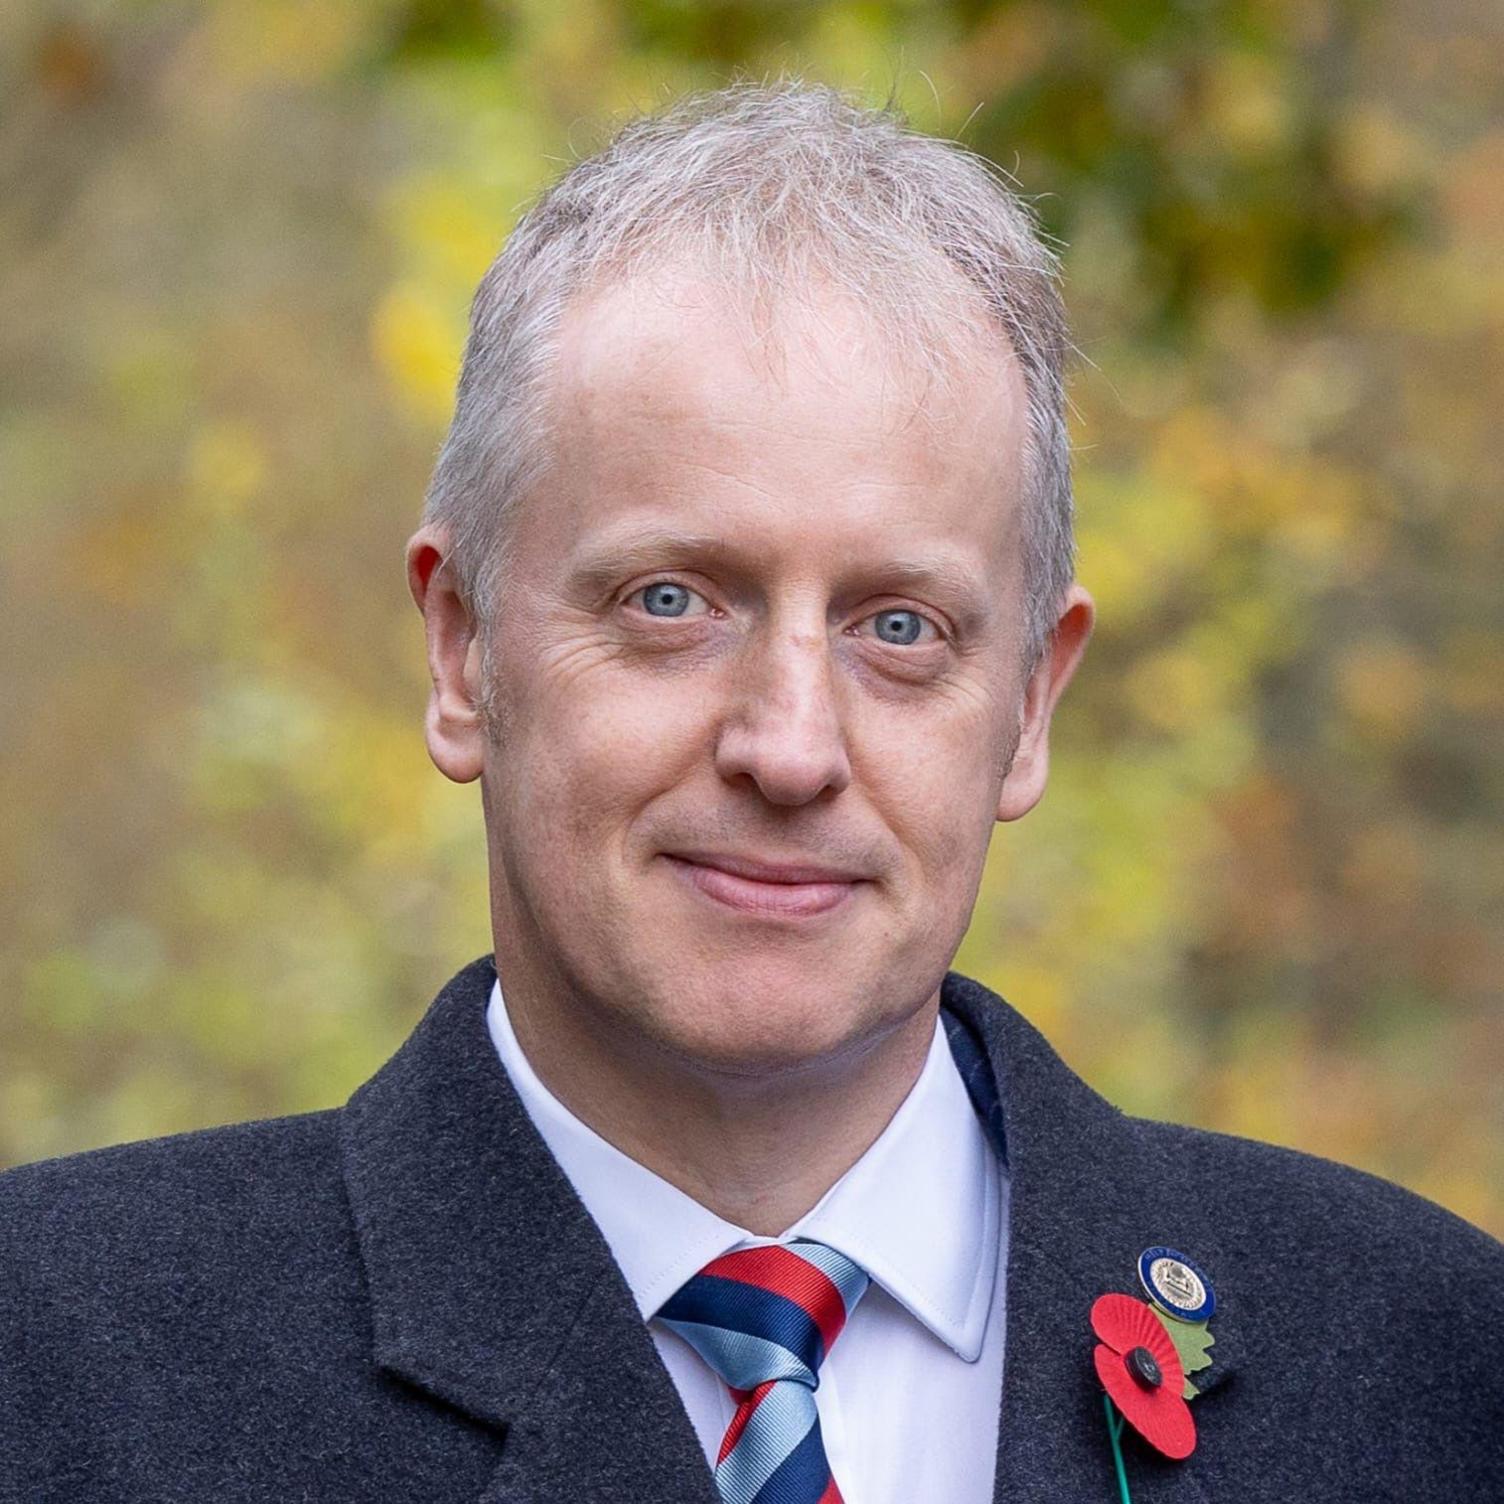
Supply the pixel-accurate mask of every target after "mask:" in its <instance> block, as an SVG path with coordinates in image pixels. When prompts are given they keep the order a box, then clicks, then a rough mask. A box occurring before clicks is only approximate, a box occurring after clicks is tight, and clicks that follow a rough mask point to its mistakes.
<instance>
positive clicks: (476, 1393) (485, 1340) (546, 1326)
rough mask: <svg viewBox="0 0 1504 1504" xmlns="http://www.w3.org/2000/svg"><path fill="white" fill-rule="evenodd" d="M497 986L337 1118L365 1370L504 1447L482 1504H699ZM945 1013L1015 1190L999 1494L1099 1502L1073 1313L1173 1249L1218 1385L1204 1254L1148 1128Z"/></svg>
mask: <svg viewBox="0 0 1504 1504" xmlns="http://www.w3.org/2000/svg"><path fill="white" fill-rule="evenodd" d="M494 978H495V971H494V968H493V963H492V959H491V957H489V956H486V957H482V958H481V959H480V960H478V961H475V962H472V963H471V965H469V966H467V967H466V968H465V969H464V970H463V971H461V972H460V973H459V974H458V975H457V976H455V977H454V979H453V980H452V981H451V982H450V983H449V984H448V985H447V986H446V987H445V988H444V990H443V991H442V992H441V993H440V994H439V996H438V997H437V998H436V999H435V1001H434V1003H433V1005H432V1006H431V1007H430V1009H429V1011H428V1013H427V1014H426V1016H425V1017H424V1019H423V1021H422V1022H421V1023H420V1024H419V1026H418V1028H417V1029H416V1030H415V1031H414V1033H413V1034H412V1036H411V1037H410V1038H409V1039H408V1040H407V1042H406V1043H405V1044H404V1045H403V1047H402V1048H401V1049H400V1050H399V1051H398V1053H397V1054H396V1055H395V1056H394V1057H393V1058H392V1059H391V1060H390V1061H389V1062H388V1063H387V1064H386V1065H385V1066H384V1067H383V1068H382V1070H381V1071H379V1072H378V1073H377V1074H376V1076H374V1077H373V1078H372V1079H371V1080H370V1081H369V1082H367V1083H366V1084H365V1085H364V1086H363V1087H361V1088H360V1090H359V1091H357V1092H356V1093H355V1095H354V1096H353V1097H352V1098H351V1099H350V1102H349V1104H348V1105H347V1106H346V1108H345V1110H344V1113H343V1115H342V1116H343V1121H342V1125H341V1132H342V1152H343V1162H344V1175H345V1181H346V1186H347V1189H348V1193H349V1197H350V1203H351V1208H352V1213H353V1216H354V1221H355V1229H356V1235H357V1238H358V1240H359V1245H360V1250H361V1255H362V1259H363V1261H364V1265H365V1270H366V1275H367V1280H368V1284H369V1289H370V1296H371V1305H372V1334H373V1345H374V1356H375V1359H376V1362H377V1363H378V1365H379V1366H380V1367H381V1368H383V1369H384V1370H386V1371H388V1372H390V1373H392V1374H394V1375H396V1376H398V1377H400V1378H402V1379H405V1380H406V1381H408V1382H409V1383H411V1384H414V1385H417V1386H418V1387H419V1388H421V1389H423V1390H424V1391H426V1392H427V1393H429V1394H431V1395H433V1396H434V1397H436V1398H438V1399H441V1400H444V1401H446V1402H447V1403H448V1404H450V1405H453V1406H455V1407H456V1408H457V1409H459V1410H460V1411H462V1412H463V1413H465V1414H466V1415H468V1416H470V1417H472V1418H473V1419H475V1420H477V1421H479V1422H481V1423H482V1424H485V1425H488V1426H491V1427H494V1428H497V1429H498V1430H502V1431H505V1433H506V1436H507V1444H506V1447H505V1449H504V1453H503V1456H504V1461H503V1462H502V1464H501V1467H500V1469H499V1470H498V1473H497V1475H496V1478H495V1480H494V1481H493V1484H492V1488H491V1490H490V1491H489V1492H488V1493H487V1494H486V1496H485V1498H486V1499H487V1500H492V1501H497V1504H499V1501H501V1500H511V1499H520V1498H524V1497H525V1498H527V1499H528V1500H529V1501H531V1504H564V1501H565V1500H566V1499H567V1500H571V1501H572V1500H576V1499H579V1498H607V1497H617V1498H637V1497H641V1498H672V1499H675V1500H678V1501H683V1504H716V1494H715V1489H714V1485H713V1483H712V1481H711V1478H710V1473H709V1470H708V1469H707V1468H706V1467H705V1465H704V1458H703V1455H702V1454H701V1452H700V1449H699V1445H698V1443H697V1441H696V1439H695V1436H694V1433H693V1430H692V1428H691V1426H690V1424H689V1420H688V1418H687V1416H686V1415H685V1414H684V1410H683V1407H682V1406H681V1404H680V1403H679V1400H678V1395H677V1393H676V1392H675V1391H674V1389H673V1385H672V1382H671V1380H670V1379H669V1377H668V1374H667V1372H666V1370H665V1369H664V1367H663V1365H662V1363H661V1362H660V1361H659V1359H658V1356H657V1353H656V1351H655V1349H654V1347H653V1343H652V1338H651V1336H650V1335H649V1333H648V1330H647V1327H646V1325H645V1324H644V1323H643V1322H642V1320H641V1318H640V1317H639V1315H638V1312H637V1309H636V1306H635V1305H634V1303H633V1301H632V1297H631V1294H630V1292H629V1290H628V1289H627V1286H626V1283H625V1281H624V1280H623V1279H622V1276H621V1273H620V1271H619V1270H618V1269H617V1268H616V1265H615V1263H614V1262H613V1261H612V1259H611V1255H610V1252H609V1250H608V1249H607V1247H606V1244H605V1241H604V1239H603V1238H602V1237H601V1235H600V1232H599V1230H598V1229H597V1228H596V1226H595V1223H594V1222H593V1221H592V1220H591V1218H590V1216H589V1214H588V1213H587V1212H586V1211H585V1209H584V1207H583V1206H582V1205H581V1203H580V1201H579V1198H578V1197H577V1196H576V1195H575V1193H574V1190H573V1188H572V1187H571V1186H570V1184H569V1182H568V1180H567V1179H566V1178H565V1176H564V1175H563V1173H562V1172H561V1171H560V1169H559V1167H558V1165H557V1164H556V1163H555V1162H554V1160H553V1158H552V1156H551V1155H550V1154H549V1152H548V1150H547V1148H546V1147H545V1146H544V1144H543V1142H542V1140H541V1139H540V1138H539V1136H538V1134H537V1132H536V1130H535V1129H534V1128H533V1126H532V1124H531V1122H530V1121H529V1120H528V1118H527V1115H526V1113H525V1112H524V1110H523V1108H522V1106H521V1104H520V1102H519V1101H518V1100H517V1097H516V1094H515V1092H514V1091H513V1088H512V1084H511V1082H510V1080H509V1079H508V1077H507V1075H506V1073H505V1071H504V1070H503V1069H502V1067H501V1064H500V1062H499V1060H498V1059H497V1056H496V1052H495V1051H494V1049H492V1048H491V1046H490V1042H489V1039H488V1038H487V1035H486V1026H485V1008H486V1001H487V998H488V996H489V993H490V989H491V985H492V982H493V980H494ZM942 1007H943V1009H944V1012H945V1017H946V1027H947V1031H948V1033H949V1035H950V1037H951V1042H952V1049H953V1051H954V1052H955V1054H956V1056H957V1060H958V1063H959V1064H960V1065H961V1069H962V1074H963V1077H965V1078H966V1079H967V1083H968V1087H969V1089H970V1090H971V1093H972V1097H973V1101H974V1102H975V1103H976V1105H977V1108H978V1111H979V1113H980V1114H981V1115H982V1118H983V1121H984V1123H985V1124H987V1125H988V1127H989V1132H990V1133H991V1134H992V1135H993V1140H994V1144H995V1145H996V1146H998V1147H999V1148H1000V1150H1001V1151H1002V1153H1003V1154H1004V1156H1005V1158H1006V1162H1007V1165H1008V1170H1009V1175H1010V1178H1011V1233H1010V1241H1009V1261H1008V1277H1007V1302H1008V1309H1007V1328H1006V1338H1005V1343H1006V1345H1005V1356H1004V1381H1003V1404H1002V1422H1001V1426H1000V1429H999V1450H998V1472H997V1486H996V1497H997V1498H998V1499H1000V1500H1001V1499H1007V1500H1009V1501H1010V1504H1025V1501H1032V1500H1037V1501H1039V1504H1044V1501H1046V1500H1050V1501H1053V1500H1058V1499H1061V1498H1082V1499H1092V1498H1103V1499H1106V1498H1110V1497H1111V1492H1110V1489H1111V1463H1110V1460H1109V1453H1108V1448H1107V1438H1106V1429H1105V1421H1104V1418H1103V1413H1102V1400H1101V1392H1100V1389H1099V1388H1098V1387H1097V1383H1096V1379H1095V1376H1094V1374H1093V1373H1092V1368H1091V1360H1090V1353H1091V1346H1092V1342H1093V1339H1092V1337H1091V1334H1090V1329H1089V1327H1088V1325H1087V1313H1088V1311H1089V1309H1090V1306H1091V1303H1092V1301H1093V1300H1094V1299H1095V1298H1096V1296H1098V1295H1100V1294H1103V1293H1105V1292H1106V1291H1109V1290H1120V1291H1124V1292H1133V1291H1134V1290H1135V1284H1136V1279H1135V1273H1134V1269H1135V1261H1136V1259H1137V1257H1138V1254H1139V1253H1140V1251H1141V1250H1142V1249H1144V1248H1146V1247H1148V1246H1150V1245H1152V1244H1158V1243H1165V1244H1169V1245H1171V1246H1174V1247H1178V1248H1181V1249H1183V1250H1184V1251H1185V1252H1186V1253H1188V1254H1189V1255H1190V1256H1191V1257H1193V1258H1195V1259H1197V1261H1198V1262H1200V1263H1202V1264H1203V1265H1204V1266H1205V1267H1206V1268H1207V1269H1208V1270H1209V1272H1210V1273H1211V1275H1212V1278H1213V1279H1214V1280H1215V1281H1216V1283H1217V1292H1218V1298H1219V1313H1218V1316H1217V1317H1216V1318H1215V1322H1214V1328H1215V1331H1216V1335H1217V1344H1216V1346H1215V1348H1214V1349H1213V1356H1214V1358H1215V1362H1214V1365H1213V1367H1212V1369H1211V1370H1209V1371H1208V1373H1209V1376H1210V1377H1211V1379H1212V1381H1213V1384H1214V1385H1216V1384H1220V1383H1223V1382H1225V1380H1226V1378H1227V1377H1228V1375H1229V1374H1230V1372H1231V1370H1232V1359H1233V1357H1234V1355H1235V1353H1236V1351H1237V1347H1238V1342H1237V1331H1236V1322H1235V1319H1234V1316H1235V1311H1236V1305H1237V1302H1236V1291H1234V1290H1232V1289H1231V1288H1229V1287H1228V1285H1227V1283H1226V1281H1225V1280H1224V1279H1223V1278H1221V1277H1220V1276H1219V1253H1220V1252H1221V1251H1222V1249H1221V1245H1220V1243H1219V1241H1218V1239H1217V1238H1216V1236H1215V1231H1214V1229H1212V1228H1210V1227H1208V1226H1205V1225H1203V1222H1202V1219H1201V1217H1200V1214H1199V1210H1198V1208H1197V1207H1196V1206H1195V1205H1194V1204H1187V1198H1186V1195H1185V1193H1184V1190H1183V1187H1182V1184H1181V1182H1182V1179H1183V1177H1182V1175H1181V1173H1180V1167H1178V1166H1177V1165H1176V1164H1175V1163H1173V1162H1172V1161H1171V1160H1170V1159H1169V1157H1168V1151H1167V1149H1166V1148H1165V1143H1166V1140H1165V1138H1164V1136H1163V1130H1160V1131H1159V1132H1157V1133H1156V1132H1154V1131H1151V1128H1150V1125H1146V1124H1142V1123H1139V1122H1137V1121H1136V1120H1134V1119H1130V1118H1126V1117H1124V1116H1123V1115H1122V1114H1121V1113H1119V1112H1117V1111H1116V1109H1114V1108H1113V1107H1111V1106H1110V1105H1109V1104H1108V1103H1107V1102H1106V1101H1105V1100H1103V1099H1102V1098H1101V1097H1099V1096H1098V1095H1097V1094H1096V1093H1095V1092H1093V1091H1091V1090H1090V1089H1089V1088H1088V1087H1087V1086H1086V1085H1085V1084H1084V1083H1083V1082H1082V1081H1081V1080H1080V1079H1079V1078H1078V1077H1076V1076H1075V1075H1073V1074H1072V1073H1071V1072H1070V1071H1069V1070H1068V1069H1067V1068H1066V1067H1065V1065H1064V1064H1063V1063H1062V1062H1061V1061H1060V1059H1059V1057H1058V1056H1056V1055H1055V1053H1054V1051H1053V1050H1051V1049H1050V1047H1049V1045H1048V1044H1046V1043H1045V1041H1044V1040H1043V1038H1042V1037H1041V1036H1040V1035H1039V1034H1038V1033H1037V1032H1036V1031H1035V1030H1034V1029H1033V1028H1032V1027H1031V1026H1030V1025H1029V1024H1028V1023H1027V1022H1026V1021H1025V1020H1024V1019H1023V1018H1022V1017H1020V1016H1019V1015H1018V1014H1017V1013H1016V1012H1014V1010H1012V1009H1011V1008H1009V1007H1008V1006H1007V1005H1006V1004H1005V1003H1003V1002H1002V1001H1001V999H999V998H997V997H995V996H994V995H993V994H992V993H990V992H988V991H987V990H986V989H985V988H982V987H980V986H978V985H977V984H976V983H974V982H971V981H968V980H967V979H965V978H963V977H959V976H955V975H951V976H949V977H947V978H946V981H945V985H944V988H943V991H942ZM1230 1252H1231V1250H1229V1253H1230ZM1228 1262H1230V1259H1229V1261H1228ZM1198 1377H1206V1376H1205V1375H1203V1376H1198ZM1221 1400H1222V1396H1221V1395H1216V1394H1212V1393H1208V1394H1206V1395H1205V1396H1204V1397H1203V1398H1202V1399H1200V1400H1198V1401H1197V1402H1196V1405H1195V1406H1194V1407H1193V1409H1194V1413H1195V1415H1196V1419H1197V1423H1198V1426H1199V1425H1202V1424H1203V1423H1204V1424H1207V1425H1211V1424H1214V1412H1215V1411H1217V1410H1218V1409H1220V1408H1221ZM1134 1465H1135V1466H1136V1467H1137V1468H1138V1469H1139V1475H1140V1476H1144V1477H1147V1476H1148V1475H1149V1474H1153V1475H1155V1476H1154V1480H1153V1483H1152V1486H1151V1488H1146V1490H1145V1497H1150V1498H1153V1499H1155V1500H1156V1504H1196V1501H1201V1500H1203V1499H1204V1498H1205V1497H1206V1495H1205V1494H1204V1493H1203V1491H1202V1489H1201V1486H1200V1484H1199V1482H1198V1480H1197V1472H1196V1456H1195V1455H1193V1456H1192V1458H1191V1459H1190V1460H1189V1461H1188V1462H1186V1463H1178V1464H1176V1463H1161V1462H1160V1461H1158V1460H1157V1459H1156V1458H1154V1457H1153V1456H1152V1455H1150V1454H1149V1453H1148V1452H1147V1451H1142V1452H1141V1453H1140V1455H1139V1456H1138V1457H1136V1458H1135V1459H1134Z"/></svg>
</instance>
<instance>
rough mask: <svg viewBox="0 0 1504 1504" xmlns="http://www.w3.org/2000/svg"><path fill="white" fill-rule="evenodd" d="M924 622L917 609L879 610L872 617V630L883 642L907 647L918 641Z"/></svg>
mask: <svg viewBox="0 0 1504 1504" xmlns="http://www.w3.org/2000/svg"><path fill="white" fill-rule="evenodd" d="M925 626H926V622H925V620H924V618H923V617H922V616H921V615H920V614H919V613H918V612H917V611H879V612H878V613H877V615H876V616H874V617H873V618H872V630H873V631H874V632H875V633H876V634H877V636H878V638H879V639H880V640H881V641H883V642H891V643H894V644H895V645H896V646H898V647H908V646H910V645H911V644H912V643H916V642H918V641H919V637H920V634H921V633H922V632H923V631H924V628H925Z"/></svg>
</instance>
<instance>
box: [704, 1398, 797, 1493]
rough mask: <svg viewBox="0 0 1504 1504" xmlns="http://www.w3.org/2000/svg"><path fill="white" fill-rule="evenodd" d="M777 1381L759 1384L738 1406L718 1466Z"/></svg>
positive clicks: (722, 1447) (717, 1460)
mask: <svg viewBox="0 0 1504 1504" xmlns="http://www.w3.org/2000/svg"><path fill="white" fill-rule="evenodd" d="M775 1382H776V1380H774V1379H769V1380H768V1382H767V1383H766V1384H759V1385H758V1386H757V1388H756V1389H754V1390H753V1391H752V1392H751V1393H750V1394H748V1395H747V1397H746V1399H744V1400H743V1401H742V1402H741V1404H739V1405H738V1406H737V1407H736V1414H735V1415H733V1416H732V1417H731V1424H730V1425H729V1426H727V1427H726V1434H725V1436H724V1437H722V1438H721V1455H720V1456H719V1457H717V1458H716V1460H715V1465H716V1466H717V1467H719V1466H720V1465H721V1464H722V1463H723V1462H724V1461H725V1460H726V1459H727V1458H728V1457H729V1456H730V1455H731V1449H732V1448H733V1447H734V1446H735V1445H736V1444H737V1442H739V1441H740V1440H741V1439H742V1432H743V1431H745V1430H746V1429H747V1422H748V1421H749V1420H751V1419H752V1417H753V1415H755V1414H756V1413H757V1407H758V1406H759V1405H760V1404H762V1402H763V1401H764V1400H765V1399H767V1397H768V1394H769V1393H770V1391H771V1390H772V1388H773V1385H774V1383H775ZM731 1392H732V1394H740V1393H742V1392H743V1391H742V1390H739V1389H733V1390H732V1391H731ZM822 1504H823V1501H822Z"/></svg>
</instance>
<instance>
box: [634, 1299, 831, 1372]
mask: <svg viewBox="0 0 1504 1504" xmlns="http://www.w3.org/2000/svg"><path fill="white" fill-rule="evenodd" d="M658 1319H659V1320H660V1321H662V1322H663V1324H664V1326H666V1327H668V1328H669V1330H670V1331H675V1332H678V1334H679V1335H680V1336H681V1337H682V1338H683V1339H684V1340H685V1341H686V1342H687V1343H689V1345H690V1346H691V1347H692V1348H694V1350H695V1351H696V1352H697V1353H699V1355H700V1356H701V1357H702V1358H704V1360H705V1361H706V1362H707V1363H708V1364H710V1366H711V1367H712V1368H713V1369H715V1371H716V1372H717V1373H718V1374H720V1376H721V1377H722V1378H723V1379H724V1380H725V1381H726V1382H727V1383H728V1384H729V1385H730V1386H731V1387H732V1388H733V1389H756V1388H757V1386H758V1385H759V1384H765V1383H766V1382H767V1381H768V1380H769V1379H796V1380H798V1382H799V1383H800V1384H807V1385H809V1386H810V1387H811V1388H813V1387H814V1384H815V1376H814V1374H812V1373H811V1372H810V1371H809V1369H808V1368H806V1367H805V1366H804V1364H803V1362H802V1361H801V1360H800V1359H799V1358H798V1357H797V1356H795V1354H793V1353H791V1352H790V1351H789V1350H788V1348H786V1347H783V1346H781V1345H780V1344H779V1343H777V1342H768V1341H767V1340H765V1339H764V1338H762V1337H754V1336H752V1335H751V1334H750V1333H748V1332H736V1331H732V1329H731V1328H730V1327H724V1326H706V1325H705V1324H704V1323H702V1322H699V1321H671V1320H670V1319H669V1318H668V1317H667V1316H661V1317H659V1318H658Z"/></svg>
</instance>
